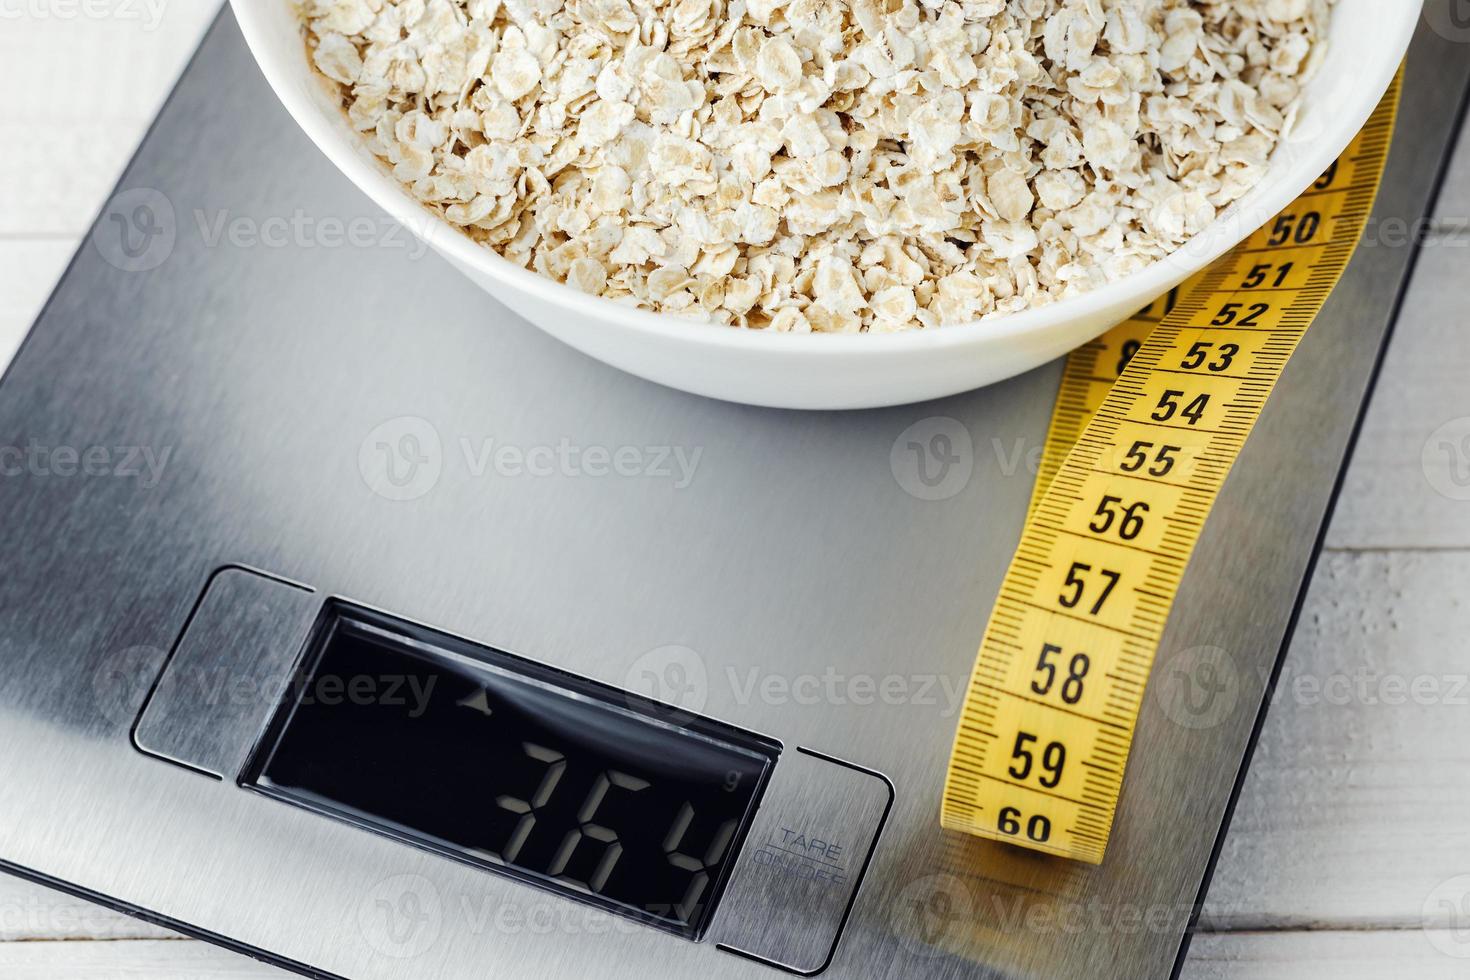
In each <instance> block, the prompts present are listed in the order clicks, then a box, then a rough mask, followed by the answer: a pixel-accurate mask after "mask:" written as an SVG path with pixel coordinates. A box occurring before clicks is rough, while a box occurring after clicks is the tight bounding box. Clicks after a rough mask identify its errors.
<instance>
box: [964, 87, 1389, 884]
mask: <svg viewBox="0 0 1470 980" xmlns="http://www.w3.org/2000/svg"><path fill="white" fill-rule="evenodd" d="M1399 88H1400V82H1399V79H1395V81H1394V83H1393V86H1392V87H1391V88H1390V89H1389V91H1388V93H1387V94H1386V95H1385V96H1384V98H1383V101H1382V103H1381V104H1380V105H1379V107H1378V110H1377V111H1376V112H1375V113H1374V115H1373V117H1372V119H1370V120H1369V122H1368V124H1367V126H1366V127H1365V128H1364V129H1363V131H1362V133H1361V134H1359V136H1358V137H1357V139H1356V140H1354V142H1353V144H1352V145H1351V146H1350V147H1349V148H1348V149H1347V151H1346V152H1344V153H1343V155H1342V156H1341V157H1339V158H1338V161H1337V162H1336V163H1335V164H1333V166H1332V167H1331V168H1329V169H1328V171H1327V172H1326V173H1324V174H1323V175H1322V177H1321V179H1320V180H1318V181H1317V182H1316V183H1315V184H1314V185H1313V186H1312V187H1311V189H1309V190H1308V191H1307V192H1306V193H1305V194H1303V195H1302V196H1301V197H1300V198H1298V199H1297V200H1296V201H1295V202H1293V203H1292V204H1291V206H1290V207H1288V208H1287V209H1286V210H1284V211H1282V212H1281V213H1280V214H1279V215H1277V216H1276V217H1275V218H1274V219H1272V220H1271V221H1270V222H1269V223H1267V224H1266V225H1265V226H1264V227H1262V228H1261V229H1260V230H1258V231H1257V232H1255V233H1254V234H1252V235H1251V236H1250V238H1248V239H1247V240H1246V241H1244V242H1243V243H1241V244H1240V245H1239V246H1238V247H1236V248H1235V249H1234V250H1233V251H1231V252H1230V253H1229V254H1228V255H1226V256H1224V257H1222V258H1221V259H1219V260H1218V261H1216V262H1215V263H1213V264H1212V265H1211V266H1210V267H1209V268H1208V269H1206V270H1205V271H1204V272H1202V273H1200V275H1199V276H1197V277H1196V278H1195V279H1193V280H1191V281H1190V282H1189V283H1187V284H1185V286H1183V287H1182V288H1181V289H1179V290H1176V291H1175V292H1173V293H1171V294H1170V295H1169V296H1168V297H1165V298H1163V299H1161V300H1159V301H1157V302H1155V303H1154V304H1153V305H1152V306H1150V307H1149V308H1148V309H1146V310H1144V311H1142V312H1141V313H1139V314H1138V315H1137V316H1135V317H1134V318H1133V319H1131V320H1129V321H1127V322H1126V323H1124V324H1122V325H1120V326H1119V327H1117V328H1115V329H1114V330H1112V331H1110V332H1109V333H1108V334H1106V335H1105V336H1103V337H1102V338H1101V339H1100V340H1098V341H1096V342H1094V343H1092V344H1088V345H1087V346H1085V347H1082V348H1080V349H1079V350H1078V351H1076V352H1075V353H1073V354H1072V355H1071V356H1070V357H1069V358H1068V361H1067V368H1066V371H1065V374H1064V378H1063V381H1062V387H1061V393H1060V394H1059V396H1058V399H1057V405H1056V409H1055V413H1054V415H1053V418H1052V426H1051V432H1050V433H1049V435H1048V438H1047V446H1046V451H1045V453H1044V454H1043V457H1042V469H1041V473H1040V475H1039V477H1038V481H1037V491H1036V496H1035V497H1034V498H1033V501H1032V512H1031V515H1030V517H1029V518H1028V519H1027V521H1026V526H1025V529H1024V532H1023V534H1022V537H1021V543H1020V545H1019V547H1017V549H1016V555H1015V557H1014V558H1013V559H1012V560H1011V566H1010V569H1009V570H1008V571H1007V573H1006V577H1005V581H1004V582H1003V584H1002V585H1001V589H1000V597H999V598H998V599H997V600H996V605H995V609H994V610H993V611H992V613H991V615H990V623H989V625H988V626H987V627H986V629H985V638H984V640H983V641H982V643H981V646H980V652H979V655H978V657H977V659H976V662H975V671H974V674H973V675H972V677H971V679H970V686H969V689H968V692H967V694H966V699H965V706H964V712H963V714H962V715H961V718H960V725H959V732H958V734H957V735H956V737H955V744H954V749H953V752H952V753H951V756H950V762H949V773H948V777H947V779H946V780H945V787H944V805H943V811H942V815H941V819H942V822H943V824H944V826H945V827H947V828H951V829H955V830H963V831H968V832H969V833H972V834H976V835H979V836H981V837H991V838H995V839H997V840H1003V841H1008V842H1011V843H1015V844H1020V845H1022V846H1024V847H1029V848H1032V849H1034V850H1038V851H1045V852H1048V853H1051V854H1058V855H1062V856H1064V857H1069V858H1076V859H1078V860H1082V861H1087V862H1089V863H1092V864H1097V863H1099V862H1101V861H1102V858H1103V852H1104V850H1105V849H1106V848H1107V843H1108V835H1109V833H1110V832H1111V829H1112V824H1113V812H1114V810H1115V809H1116V807H1117V803H1118V794H1119V791H1120V790H1121V788H1122V785H1123V768H1124V765H1125V763H1126V762H1127V759H1128V749H1129V746H1130V744H1131V743H1132V740H1133V727H1134V723H1135V722H1136V721H1137V718H1138V710H1139V707H1140V704H1141V702H1142V698H1143V690H1144V684H1145V682H1146V681H1147V679H1148V674H1149V669H1150V667H1151V666H1152V664H1153V660H1154V654H1155V652H1156V651H1157V649H1158V644H1159V638H1160V636H1161V635H1162V633H1163V630H1164V624H1165V621H1166V620H1167V618H1168V615H1169V610H1170V607H1171V606H1172V605H1173V602H1174V596H1175V593H1176V592H1177V590H1178V588H1179V582H1180V579H1181V578H1182V577H1183V574H1184V568H1185V565H1186V564H1187V563H1188V561H1189V558H1190V555H1191V554H1192V553H1193V551H1194V546H1195V542H1196V541H1197V540H1198V538H1199V534H1200V531H1201V530H1202V529H1203V526H1204V521H1205V518H1206V516H1207V515H1208V514H1209V512H1210V508H1211V507H1212V506H1213V505H1214V502H1215V497H1216V496H1217V494H1218V493H1219V490H1220V486H1221V484H1222V483H1224V481H1225V477H1226V475H1227V474H1228V473H1229V472H1230V468H1231V466H1232V465H1233V464H1234V462H1235V458H1236V456H1237V455H1238V454H1239V453H1240V450H1241V448H1242V446H1243V445H1244V444H1245V439H1246V436H1247V435H1249V433H1250V431H1251V429H1252V427H1254V425H1255V422H1256V419H1257V418H1258V417H1259V416H1260V412H1261V409H1262V408H1263V407H1264V406H1265V404H1266V399H1267V397H1269V395H1270V394H1271V390H1272V388H1273V387H1274V386H1275V384H1276V381H1277V379H1278V378H1280V376H1281V371H1282V369H1283V368H1284V367H1285V366H1286V362H1287V359H1288V358H1290V357H1291V354H1292V352H1293V351H1294V350H1295V349H1296V346H1297V344H1298V343H1299V342H1300V340H1301V338H1302V335H1303V334H1304V333H1305V332H1306V329H1307V327H1308V326H1310V325H1311V323H1312V321H1313V320H1314V319H1315V318H1316V316H1317V314H1318V313H1319V312H1320V311H1321V309H1322V305H1323V303H1325V302H1326V301H1327V297H1328V295H1329V294H1330V293H1331V292H1332V289H1333V287H1334V286H1336V285H1337V281H1338V279H1339V278H1340V277H1341V276H1342V272H1343V269H1344V268H1346V267H1347V264H1348V261H1349V259H1351V258H1352V255H1353V251H1354V250H1355V248H1356V247H1357V243H1358V240H1359V238H1360V237H1361V235H1362V232H1363V228H1364V226H1365V224H1366V222H1367V220H1368V213H1369V211H1371V210H1372V207H1373V202H1374V199H1375V198H1376V196H1377V193H1378V184H1379V180H1380V178H1381V177H1382V174H1383V166H1384V163H1385V162H1386V160H1387V157H1388V147H1389V141H1390V139H1391V138H1392V135H1393V126H1394V119H1395V117H1396V114H1397V110H1398V99H1399Z"/></svg>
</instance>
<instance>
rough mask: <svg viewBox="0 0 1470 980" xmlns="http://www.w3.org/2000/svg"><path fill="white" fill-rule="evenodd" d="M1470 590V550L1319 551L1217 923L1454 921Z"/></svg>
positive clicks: (1463, 847)
mask: <svg viewBox="0 0 1470 980" xmlns="http://www.w3.org/2000/svg"><path fill="white" fill-rule="evenodd" d="M1467 595H1470V554H1467V553H1465V552H1452V553H1408V554H1406V553H1378V552H1365V553H1329V554H1325V555H1323V556H1322V559H1321V561H1320V563H1319V565H1318V569H1317V574H1316V577H1315V579H1314V581H1313V583H1312V586H1311V589H1310V592H1309V595H1308V598H1307V601H1306V604H1305V607H1304V608H1303V610H1302V616H1301V621H1300V623H1299V625H1298V627H1297V633H1296V639H1295V642H1294V643H1293V645H1292V649H1291V651H1290V652H1289V654H1288V657H1287V661H1286V664H1285V667H1284V668H1283V671H1282V675H1281V680H1280V683H1279V684H1278V685H1277V688H1276V691H1275V694H1274V700H1273V703H1272V706H1271V709H1270V711H1269V713H1268V715H1267V718H1266V723H1265V725H1264V727H1263V730H1262V733H1261V739H1260V743H1259V744H1258V746H1257V748H1256V752H1255V758H1254V759H1253V761H1252V763H1251V768H1250V772H1249V773H1248V774H1247V777H1246V781H1245V785H1244V787H1243V790H1242V793H1241V798H1240V802H1239V805H1238V806H1237V808H1236V812H1235V817H1234V820H1233V822H1232V824H1231V827H1230V833H1229V835H1228V838H1227V840H1226V844H1225V847H1224V849H1223V851H1222V853H1221V856H1220V860H1219V864H1218V867H1217V868H1216V872H1215V878H1214V881H1213V883H1212V885H1211V888H1210V893H1209V896H1208V899H1207V902H1206V916H1207V921H1208V923H1209V924H1210V925H1211V926H1213V927H1231V928H1237V929H1239V928H1256V927H1261V926H1265V927H1271V928H1279V927H1291V926H1303V925H1307V926H1315V925H1318V924H1326V925H1339V926H1341V925H1358V926H1365V927H1371V926H1374V925H1381V924H1387V925H1402V924H1405V923H1408V924H1413V925H1418V924H1420V923H1421V922H1426V921H1427V922H1429V923H1431V924H1435V925H1444V924H1447V923H1449V922H1450V921H1453V920H1450V919H1449V918H1447V916H1448V913H1447V912H1446V906H1443V905H1442V904H1441V903H1439V902H1438V901H1437V900H1436V896H1437V895H1438V896H1440V897H1443V894H1444V893H1443V891H1442V890H1441V889H1442V888H1444V887H1449V888H1450V890H1451V891H1453V890H1454V889H1455V888H1456V887H1458V886H1459V885H1463V886H1464V888H1465V890H1466V891H1467V892H1470V877H1465V878H1459V876H1470V822H1467V821H1466V820H1465V819H1464V814H1465V812H1466V810H1467V809H1470V783H1467V781H1466V779H1465V773H1466V772H1467V770H1470V674H1467V672H1470V664H1467V662H1466V660H1465V658H1464V648H1465V637H1466V636H1467V635H1470V602H1467V600H1466V596H1467ZM1452 879H1458V885H1455V884H1451V885H1449V886H1446V885H1445V883H1446V882H1447V881H1450V880H1452ZM1437 890H1440V891H1437ZM1466 907H1467V908H1470V904H1467V906H1466ZM1466 972H1467V973H1470V965H1467V971H1466Z"/></svg>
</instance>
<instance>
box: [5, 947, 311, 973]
mask: <svg viewBox="0 0 1470 980" xmlns="http://www.w3.org/2000/svg"><path fill="white" fill-rule="evenodd" d="M292 975H293V974H289V973H287V972H285V971H284V970H280V969H277V968H275V967H272V966H266V965H265V964H264V963H257V962H255V961H254V960H251V959H248V958H246V957H244V956H240V955H238V954H236V953H231V952H229V951H228V950H224V949H219V948H216V947H214V946H209V945H207V944H205V943H199V942H192V941H188V940H145V941H141V942H125V943H110V942H65V943H0V976H3V977H5V980H56V978H57V977H66V978H68V980H286V978H288V977H291V976H292Z"/></svg>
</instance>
